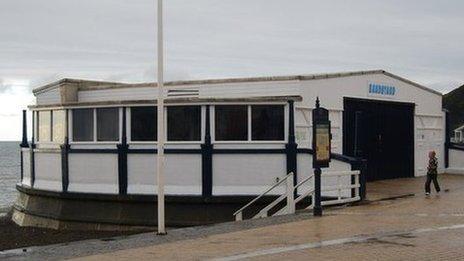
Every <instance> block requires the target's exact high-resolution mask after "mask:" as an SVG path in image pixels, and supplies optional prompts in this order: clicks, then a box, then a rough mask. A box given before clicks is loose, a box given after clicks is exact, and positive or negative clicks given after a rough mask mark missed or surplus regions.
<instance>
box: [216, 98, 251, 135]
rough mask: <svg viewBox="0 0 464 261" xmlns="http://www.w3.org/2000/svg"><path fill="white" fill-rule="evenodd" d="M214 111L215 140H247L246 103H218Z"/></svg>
mask: <svg viewBox="0 0 464 261" xmlns="http://www.w3.org/2000/svg"><path fill="white" fill-rule="evenodd" d="M214 111H215V115H214V118H215V123H214V124H215V132H214V133H215V136H216V137H215V139H216V140H232V141H233V140H248V106H247V105H220V106H219V105H218V106H215V107H214Z"/></svg>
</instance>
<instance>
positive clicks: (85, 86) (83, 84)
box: [33, 70, 443, 96]
mask: <svg viewBox="0 0 464 261" xmlns="http://www.w3.org/2000/svg"><path fill="white" fill-rule="evenodd" d="M371 74H383V75H386V76H389V77H392V78H394V79H397V80H399V81H402V82H405V83H407V84H410V85H413V86H415V87H418V88H420V89H423V90H425V91H428V92H431V93H434V94H437V95H440V96H441V95H443V94H442V93H440V92H438V91H436V90H433V89H431V88H429V87H426V86H423V85H421V84H418V83H416V82H413V81H411V80H408V79H406V78H403V77H401V76H398V75H395V74H393V73H390V72H387V71H385V70H369V71H352V72H338V73H326V74H307V75H293V76H264V77H247V78H224V79H205V80H188V81H169V82H165V86H186V85H208V84H223V83H246V82H273V81H307V80H319V79H329V78H340V77H350V76H360V75H371ZM64 84H74V85H77V86H78V88H79V90H100V89H113V88H114V89H116V88H134V87H156V86H157V83H153V82H151V83H123V82H107V81H95V80H83V79H71V78H64V79H61V80H59V81H56V82H52V83H50V84H47V85H44V86H41V87H38V88H35V89H33V93H34V94H39V93H41V92H45V91H48V90H51V89H54V88H58V87H59V86H61V85H64Z"/></svg>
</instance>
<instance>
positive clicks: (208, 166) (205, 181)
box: [201, 105, 213, 197]
mask: <svg viewBox="0 0 464 261" xmlns="http://www.w3.org/2000/svg"><path fill="white" fill-rule="evenodd" d="M209 114H210V110H209V105H206V117H205V143H204V144H201V181H202V192H201V194H202V196H203V197H211V196H212V195H213V145H212V144H211V133H210V129H211V123H210V115H209Z"/></svg>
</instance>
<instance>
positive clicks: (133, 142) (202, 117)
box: [126, 103, 211, 145]
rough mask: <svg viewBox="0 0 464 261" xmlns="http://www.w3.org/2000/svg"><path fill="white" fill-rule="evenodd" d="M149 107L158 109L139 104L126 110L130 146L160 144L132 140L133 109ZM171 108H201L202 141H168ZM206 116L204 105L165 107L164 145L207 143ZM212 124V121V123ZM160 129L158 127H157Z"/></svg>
mask: <svg viewBox="0 0 464 261" xmlns="http://www.w3.org/2000/svg"><path fill="white" fill-rule="evenodd" d="M147 106H153V107H155V108H158V107H157V105H153V104H137V105H130V106H128V107H127V108H126V110H127V111H126V130H127V143H128V144H133V145H153V144H155V145H156V144H158V141H157V140H156V141H133V140H132V126H131V116H132V114H131V108H132V107H147ZM170 106H200V124H201V126H200V140H196V141H168V139H167V138H168V135H167V133H168V117H167V115H168V109H167V107H170ZM205 116H206V106H205V105H203V104H191V103H179V104H169V105H166V104H165V105H164V134H165V135H164V138H165V139H164V143H165V144H168V145H169V144H180V145H182V144H184V145H189V144H190V145H198V144H202V143H204V142H205V123H206V121H205V118H206V117H205ZM210 122H211V121H210ZM157 127H158V125H157Z"/></svg>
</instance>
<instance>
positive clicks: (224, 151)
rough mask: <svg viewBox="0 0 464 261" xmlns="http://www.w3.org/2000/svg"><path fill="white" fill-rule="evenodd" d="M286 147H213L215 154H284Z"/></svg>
mask: <svg viewBox="0 0 464 261" xmlns="http://www.w3.org/2000/svg"><path fill="white" fill-rule="evenodd" d="M286 152H287V150H286V149H213V154H284V153H286Z"/></svg>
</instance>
